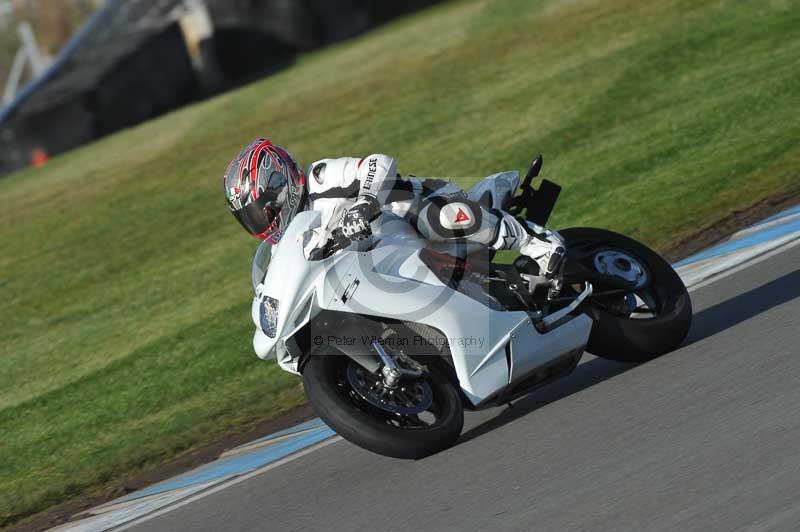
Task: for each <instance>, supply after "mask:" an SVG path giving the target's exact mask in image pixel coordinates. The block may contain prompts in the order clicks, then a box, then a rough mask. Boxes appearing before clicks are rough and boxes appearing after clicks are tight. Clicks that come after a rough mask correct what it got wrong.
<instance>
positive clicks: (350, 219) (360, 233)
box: [340, 196, 381, 240]
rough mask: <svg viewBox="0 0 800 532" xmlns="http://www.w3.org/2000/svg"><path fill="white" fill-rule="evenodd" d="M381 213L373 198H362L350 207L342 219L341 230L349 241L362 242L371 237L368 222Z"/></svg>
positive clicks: (376, 201)
mask: <svg viewBox="0 0 800 532" xmlns="http://www.w3.org/2000/svg"><path fill="white" fill-rule="evenodd" d="M380 213H381V206H380V204H379V203H378V200H377V199H376V198H375V197H374V196H362V197H360V198H359V199H358V201H356V202H355V204H354V205H353V206H352V207H350V209H349V210H348V211H347V213H346V214H345V215H344V218H342V223H341V224H340V225H341V228H342V233H344V236H346V237H347V238H349V239H350V240H363V239H365V238H368V237H369V236H370V235H372V228H371V227H370V226H369V224H370V222H371V221H373V220H374V219H376V218H377V217H378V216H379V215H380Z"/></svg>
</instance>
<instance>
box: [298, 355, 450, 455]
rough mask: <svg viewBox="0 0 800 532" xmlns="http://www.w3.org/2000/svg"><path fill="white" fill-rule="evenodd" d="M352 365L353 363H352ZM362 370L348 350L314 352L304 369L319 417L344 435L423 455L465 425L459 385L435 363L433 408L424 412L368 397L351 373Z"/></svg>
mask: <svg viewBox="0 0 800 532" xmlns="http://www.w3.org/2000/svg"><path fill="white" fill-rule="evenodd" d="M351 365H354V366H351ZM355 370H359V371H360V368H359V367H357V365H356V362H355V361H353V360H352V359H350V358H348V357H346V356H344V355H336V354H327V353H325V354H316V355H314V356H311V358H310V359H309V360H308V362H307V363H306V365H305V368H304V370H303V386H304V388H305V391H306V395H307V397H308V399H309V401H310V402H311V404H312V406H313V407H314V410H315V411H316V412H317V414H318V415H319V417H320V418H321V419H322V420H323V421H324V422H325V423H327V424H328V426H330V427H331V428H332V429H333V430H335V431H336V432H337V433H338V434H339V435H340V436H342V437H343V438H345V439H346V440H348V441H350V442H352V443H354V444H356V445H358V446H359V447H362V448H364V449H367V450H368V451H372V452H374V453H378V454H382V455H384V456H390V457H393V458H406V459H418V458H424V457H425V456H429V455H431V454H434V453H436V452H439V451H441V450H443V449H446V448H448V447H450V446H452V445H453V444H454V443H455V442H456V440H458V437H459V436H460V434H461V429H462V427H463V426H464V411H463V408H462V406H461V398H460V396H459V394H458V391H457V390H456V388H455V386H454V385H453V384H452V383H451V382H450V381H449V380H448V379H447V377H446V376H445V375H444V373H443V372H442V371H440V370H439V369H438V368H437V367H436V366H435V365H429V366H428V370H429V374H428V376H427V377H425V381H426V383H427V385H426V389H429V390H430V392H431V395H432V398H431V405H430V408H428V410H427V411H426V412H423V413H422V414H427V415H429V416H430V417H433V418H434V419H433V422H432V423H430V424H429V425H428V424H426V423H427V422H422V421H420V416H417V415H414V416H409V415H401V414H397V413H392V412H389V411H386V410H382V409H380V408H378V407H376V406H375V405H374V404H371V403H370V402H368V401H367V400H365V399H364V398H363V397H362V395H360V394H359V393H357V390H356V389H355V388H354V386H353V385H352V378H348V372H350V375H352V374H353V372H354V371H355Z"/></svg>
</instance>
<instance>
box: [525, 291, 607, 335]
mask: <svg viewBox="0 0 800 532" xmlns="http://www.w3.org/2000/svg"><path fill="white" fill-rule="evenodd" d="M593 291H594V288H593V287H592V284H591V283H586V288H584V289H583V292H581V293H580V295H579V296H578V297H577V298H575V300H574V301H573V302H572V303H570V304H569V305H568V306H567V307H564V308H562V309H561V310H559V311H557V312H553V313H552V314H548V315H547V316H545V317H544V318H542V319H540V320H537V321H534V322H533V324H534V325H535V326H536V330H537V331H539V332H540V333H542V334H545V333H549V332H551V331H554V330H555V329H558V328H559V327H561V326H562V325H564V324H565V323H568V322H570V321H572V320H573V319H574V318H575V316H570V314H572V313H573V312H574V311H575V310H576V309H577V308H578V307H579V306H581V304H583V302H584V301H586V298H588V297H589V296H590V295H592V292H593Z"/></svg>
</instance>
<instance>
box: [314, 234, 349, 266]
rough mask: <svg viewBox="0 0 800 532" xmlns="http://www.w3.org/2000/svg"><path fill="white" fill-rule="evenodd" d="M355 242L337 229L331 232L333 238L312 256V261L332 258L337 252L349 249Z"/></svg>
mask: <svg viewBox="0 0 800 532" xmlns="http://www.w3.org/2000/svg"><path fill="white" fill-rule="evenodd" d="M352 242H353V241H352V240H350V239H349V238H347V237H346V236H344V233H342V229H341V228H340V227H337V228H336V229H334V230H333V231H332V232H331V238H330V239H329V240H328V241H327V242H325V245H324V246H322V247H320V248H317V249H315V250H314V251H313V252H312V253H311V256H310V257H309V258H310V259H311V260H322V259H326V258H328V257H330V256H331V255H333V254H334V253H336V252H337V251H341V250H343V249H345V248H346V247H348V246H349V245H350V244H351V243H352Z"/></svg>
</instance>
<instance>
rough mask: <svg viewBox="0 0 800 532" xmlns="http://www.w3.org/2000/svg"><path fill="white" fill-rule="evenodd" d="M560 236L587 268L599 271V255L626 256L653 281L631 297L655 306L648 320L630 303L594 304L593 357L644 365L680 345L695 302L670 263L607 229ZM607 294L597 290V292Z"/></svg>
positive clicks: (572, 231) (574, 231)
mask: <svg viewBox="0 0 800 532" xmlns="http://www.w3.org/2000/svg"><path fill="white" fill-rule="evenodd" d="M559 234H561V236H562V237H564V239H565V241H566V245H567V249H568V254H569V253H570V252H571V250H573V251H572V252H574V253H577V254H578V255H579V258H578V259H576V260H580V261H581V262H582V263H583V266H584V267H586V268H593V267H595V266H596V264H597V263H598V261H597V257H598V255H599V254H603V253H605V254H606V256H609V257H615V256H628V257H630V258H631V259H633V260H634V261H636V262H638V263H639V265H641V267H642V270H643V271H644V272H645V274H646V275H647V276H648V277H649V279H648V286H646V287H643V288H642V290H640V291H638V292H636V291H632V292H631V294H633V295H634V297H635V298H638V301H647V302H648V303H649V304H650V306H652V307H653V308H652V309H651V314H652V315H650V316H649V317H644V318H643V317H641V316H636V315H635V312H631V311H630V308H627V309H626V302H627V300H623V301H613V300H606V301H600V300H595V299H593V300H592V301H591V302H590V305H592V307H593V308H592V312H593V314H594V318H595V323H594V325H593V327H592V333H591V335H590V337H589V344H588V346H587V350H588V351H589V352H590V353H592V354H593V355H596V356H599V357H602V358H606V359H609V360H616V361H619V362H633V363H640V362H647V361H648V360H652V359H654V358H656V357H659V356H661V355H663V354H665V353H668V352H670V351H673V350H674V349H676V348H677V347H679V346H680V344H681V343H682V342H683V340H684V339H685V338H686V335H687V334H688V333H689V327H690V326H691V323H692V301H691V298H690V297H689V292H688V290H687V289H686V286H685V285H684V284H683V281H682V280H681V278H680V276H678V274H677V273H676V272H675V270H674V269H673V268H672V266H671V265H670V264H669V263H668V262H667V261H665V260H664V259H663V258H661V256H660V255H658V254H657V253H656V252H654V251H652V250H651V249H650V248H648V247H647V246H645V245H643V244H641V243H639V242H637V241H635V240H633V239H632V238H628V237H626V236H624V235H620V234H618V233H613V232H611V231H606V230H604V229H594V228H573V229H565V230H563V231H559ZM601 257H602V256H601ZM568 260H569V255H568ZM603 289H604V287H602V286H596V287H595V290H596V291H598V292H600V291H602V290H603ZM627 297H631V296H627ZM626 310H627V311H628V312H626Z"/></svg>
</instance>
